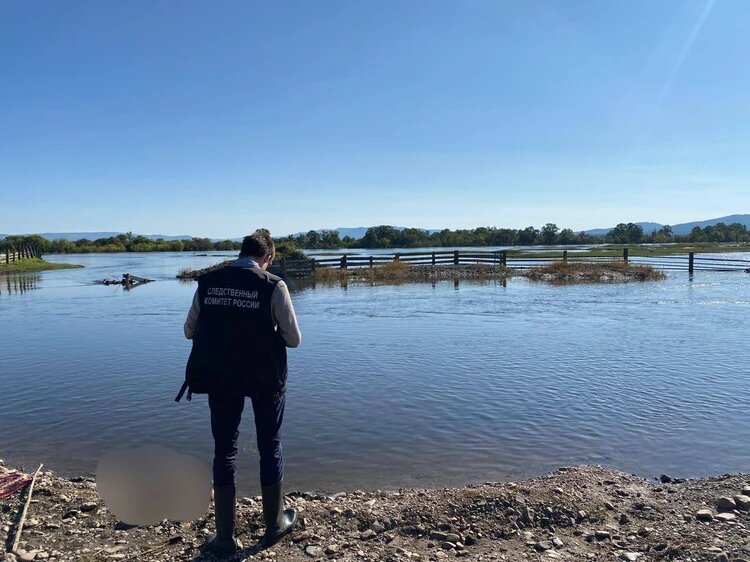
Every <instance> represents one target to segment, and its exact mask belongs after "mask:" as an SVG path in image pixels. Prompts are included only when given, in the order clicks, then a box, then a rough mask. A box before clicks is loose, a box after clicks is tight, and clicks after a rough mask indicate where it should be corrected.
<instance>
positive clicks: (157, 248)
mask: <svg viewBox="0 0 750 562" xmlns="http://www.w3.org/2000/svg"><path fill="white" fill-rule="evenodd" d="M23 246H36V247H37V248H39V249H40V250H41V251H42V253H43V254H92V253H99V252H103V253H111V252H209V251H225V250H226V251H234V250H239V249H240V246H241V244H240V243H239V242H233V241H232V240H222V241H220V242H212V241H211V240H209V239H208V238H191V239H189V240H164V239H162V238H158V239H155V240H152V239H151V238H147V237H146V236H140V235H134V234H133V233H132V232H128V233H126V234H118V235H117V236H112V237H110V238H97V239H96V240H89V239H87V238H81V239H80V240H75V241H73V240H66V239H64V238H58V239H56V240H47V239H46V238H44V237H42V236H39V235H38V234H34V235H31V236H8V237H6V238H4V239H3V240H0V251H4V250H6V249H12V248H21V247H23Z"/></svg>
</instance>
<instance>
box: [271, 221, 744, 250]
mask: <svg viewBox="0 0 750 562" xmlns="http://www.w3.org/2000/svg"><path fill="white" fill-rule="evenodd" d="M282 240H283V242H284V243H286V244H294V245H296V246H297V247H300V248H305V249H346V248H428V247H455V246H472V247H482V246H538V245H546V246H555V245H560V246H570V245H588V244H671V243H689V244H720V243H734V244H740V243H744V244H746V245H748V247H750V231H748V229H747V227H746V226H745V225H743V224H741V223H734V224H729V225H727V224H724V223H719V224H716V225H714V226H707V227H705V228H701V227H695V228H694V229H693V230H692V232H691V233H690V234H688V235H682V236H681V235H674V234H673V233H672V229H671V227H669V226H665V227H663V228H661V229H659V230H655V231H653V232H651V233H646V232H644V231H643V227H641V226H639V225H637V224H633V223H627V224H625V223H621V224H618V225H617V226H616V227H615V228H613V229H612V230H611V231H609V232H608V233H607V234H605V235H603V236H592V235H590V234H586V233H585V232H578V233H576V232H573V231H572V230H571V229H569V228H564V229H562V230H561V229H560V228H559V227H558V226H557V225H556V224H553V223H547V224H546V225H544V226H543V227H542V228H540V229H537V228H536V227H533V226H529V227H526V228H523V229H514V228H497V227H479V228H474V229H465V230H450V229H443V230H440V231H437V232H432V233H430V232H428V231H426V230H422V229H419V228H405V229H401V230H399V229H397V228H394V227H392V226H387V225H382V226H374V227H372V228H369V229H367V232H366V233H365V235H364V236H363V237H362V238H351V237H348V236H345V237H344V238H340V237H339V234H338V232H336V231H333V230H326V231H316V230H311V231H309V232H308V233H306V234H299V235H297V236H288V237H287V238H284V239H282Z"/></svg>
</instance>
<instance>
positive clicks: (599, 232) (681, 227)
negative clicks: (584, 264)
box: [584, 215, 750, 236]
mask: <svg viewBox="0 0 750 562" xmlns="http://www.w3.org/2000/svg"><path fill="white" fill-rule="evenodd" d="M720 222H723V223H724V224H733V223H740V224H744V225H745V226H746V227H748V228H750V215H729V216H726V217H719V218H717V219H709V220H705V221H696V222H684V223H680V224H672V225H670V226H671V227H672V233H673V234H690V231H691V230H693V229H694V228H695V227H696V226H699V227H701V228H706V227H707V226H714V225H715V224H719V223H720ZM635 224H637V225H640V226H641V227H643V232H645V233H646V234H651V232H653V231H654V230H659V229H660V228H662V227H663V226H664V225H663V224H661V223H658V222H637V223H635ZM612 228H614V227H611V228H594V229H593V230H584V232H585V233H586V234H590V235H591V236H604V235H605V234H607V233H608V232H609V231H610V230H612Z"/></svg>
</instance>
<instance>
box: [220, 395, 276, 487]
mask: <svg viewBox="0 0 750 562" xmlns="http://www.w3.org/2000/svg"><path fill="white" fill-rule="evenodd" d="M252 403H253V412H254V414H255V433H256V436H257V440H258V453H259V454H260V485H261V486H264V487H265V486H273V485H274V484H277V483H278V482H279V481H281V479H282V477H283V476H284V459H283V458H282V456H281V438H280V435H279V431H280V430H281V422H282V421H283V419H284V405H285V403H286V396H285V395H282V396H281V399H280V400H279V401H278V402H273V401H272V400H259V399H257V398H253V399H252ZM208 406H209V408H210V409H211V433H213V436H214V485H216V486H226V485H231V484H235V482H236V474H237V438H238V437H239V435H240V432H239V427H240V420H241V419H242V410H244V408H245V397H244V396H242V395H209V397H208Z"/></svg>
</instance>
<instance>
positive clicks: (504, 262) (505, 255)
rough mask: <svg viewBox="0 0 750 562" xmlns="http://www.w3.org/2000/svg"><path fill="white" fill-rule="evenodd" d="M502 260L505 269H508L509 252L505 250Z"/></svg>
mask: <svg viewBox="0 0 750 562" xmlns="http://www.w3.org/2000/svg"><path fill="white" fill-rule="evenodd" d="M501 259H502V264H503V267H508V250H503V253H502V258H501Z"/></svg>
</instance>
